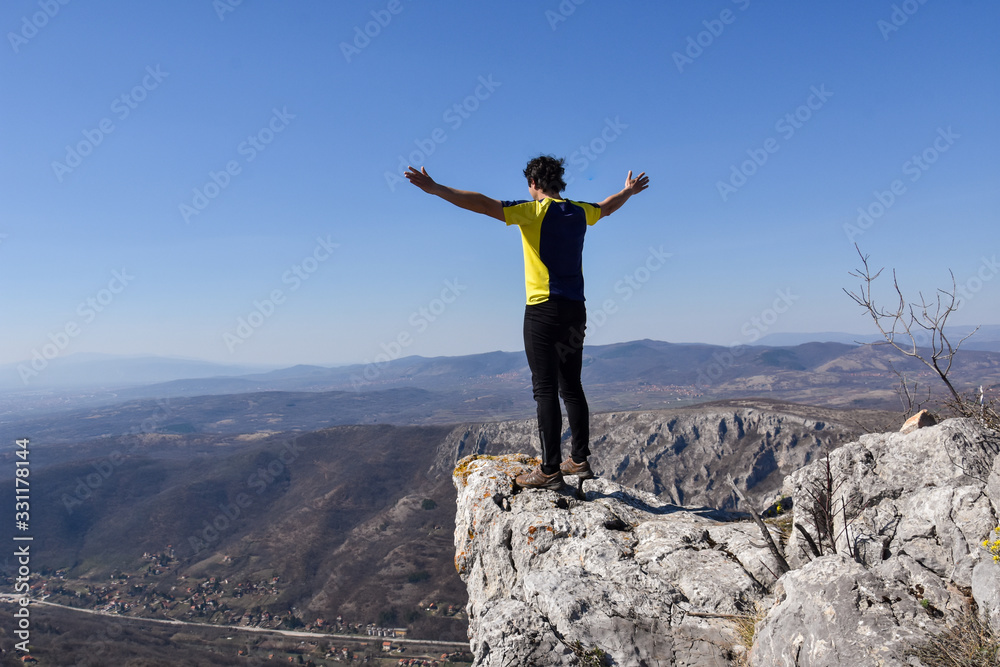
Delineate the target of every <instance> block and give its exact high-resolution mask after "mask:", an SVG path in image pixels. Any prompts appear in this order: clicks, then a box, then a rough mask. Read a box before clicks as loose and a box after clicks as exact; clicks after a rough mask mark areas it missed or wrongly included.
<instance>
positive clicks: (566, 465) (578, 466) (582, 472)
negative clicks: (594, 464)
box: [559, 457, 594, 479]
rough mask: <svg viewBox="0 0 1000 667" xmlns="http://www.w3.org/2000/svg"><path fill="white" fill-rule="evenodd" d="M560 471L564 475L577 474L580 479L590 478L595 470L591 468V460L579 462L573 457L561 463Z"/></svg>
mask: <svg viewBox="0 0 1000 667" xmlns="http://www.w3.org/2000/svg"><path fill="white" fill-rule="evenodd" d="M559 472H561V473H562V474H564V475H576V476H577V477H579V478H580V479H590V478H591V477H593V476H594V471H593V470H591V469H590V462H588V461H584V462H583V463H577V462H576V461H574V460H573V459H572V457H571V458H568V459H566V460H565V461H563V462H562V463H561V464H560V465H559Z"/></svg>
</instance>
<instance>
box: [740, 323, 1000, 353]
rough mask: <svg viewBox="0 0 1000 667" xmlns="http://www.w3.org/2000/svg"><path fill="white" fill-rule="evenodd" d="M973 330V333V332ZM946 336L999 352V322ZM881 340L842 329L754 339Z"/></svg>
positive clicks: (778, 343)
mask: <svg viewBox="0 0 1000 667" xmlns="http://www.w3.org/2000/svg"><path fill="white" fill-rule="evenodd" d="M973 331H975V334H973ZM947 334H948V336H949V337H950V338H951V339H952V340H953V342H956V343H957V342H958V341H960V340H961V339H962V338H964V337H965V336H968V335H970V334H972V337H971V338H970V339H969V340H967V341H966V342H965V343H962V348H963V349H968V350H985V351H990V352H1000V324H986V325H983V326H980V327H979V328H978V330H977V329H976V327H972V326H955V327H948V328H947ZM881 340H882V336H881V335H880V334H877V333H876V334H852V333H844V332H842V331H826V332H821V333H775V334H768V335H766V336H763V337H761V339H760V340H758V341H756V342H757V343H758V344H760V345H771V346H775V347H783V346H788V345H802V344H804V343H845V344H847V345H858V344H861V345H866V344H869V343H877V342H879V341H881ZM918 342H920V343H922V344H926V343H927V341H926V337H924V339H923V340H922V339H920V338H918Z"/></svg>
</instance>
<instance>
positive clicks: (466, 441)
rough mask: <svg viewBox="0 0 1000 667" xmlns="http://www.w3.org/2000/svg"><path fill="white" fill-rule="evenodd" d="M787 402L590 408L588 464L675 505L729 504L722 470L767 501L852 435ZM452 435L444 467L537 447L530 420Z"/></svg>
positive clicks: (732, 499)
mask: <svg viewBox="0 0 1000 667" xmlns="http://www.w3.org/2000/svg"><path fill="white" fill-rule="evenodd" d="M786 407H787V408H788V410H777V409H772V408H767V409H764V408H756V407H730V408H723V407H718V406H695V407H689V408H679V409H677V410H657V411H650V412H609V413H603V414H595V415H593V416H592V417H591V425H590V434H591V443H592V445H591V449H592V450H593V456H592V457H591V460H590V462H591V465H592V466H593V468H594V470H595V471H596V472H597V474H598V475H600V476H601V477H603V478H605V479H607V480H609V481H613V482H618V483H619V484H622V485H624V486H628V487H630V488H635V489H639V490H642V491H648V492H649V493H652V494H654V495H656V496H657V497H658V498H660V499H661V500H662V501H666V502H670V503H674V504H678V505H681V504H683V505H706V506H710V507H717V508H721V509H735V507H736V502H737V499H736V495H735V494H734V493H733V490H732V489H731V488H729V487H728V486H727V485H726V483H725V479H726V474H731V475H732V476H733V478H734V479H735V480H736V483H737V484H738V485H739V486H740V488H741V490H743V491H744V493H745V494H746V496H747V498H748V500H749V501H750V502H752V503H755V504H765V503H769V502H770V501H771V500H773V499H774V497H775V496H776V495H777V494H778V492H779V491H780V490H781V485H782V482H783V480H784V478H785V476H786V475H788V474H789V473H791V472H792V471H794V470H797V469H798V468H801V467H802V466H804V465H806V464H807V463H809V462H810V461H812V460H814V459H815V458H817V457H819V456H821V455H822V453H823V452H824V451H828V450H830V449H834V448H836V447H838V446H840V445H843V444H845V443H847V442H850V441H851V440H853V439H854V438H856V437H857V433H858V427H857V426H856V425H854V424H849V423H844V422H843V421H836V420H837V419H838V416H837V414H836V413H835V412H834V411H828V413H829V415H830V417H831V419H829V420H823V419H817V418H810V417H806V416H803V415H800V414H795V413H794V412H793V411H792V410H793V409H795V408H796V407H800V406H792V405H787V406H786ZM815 411H816V410H814V412H815ZM839 419H841V420H843V415H840V416H839ZM568 437H569V432H568V431H567V432H566V433H565V434H564V438H567V439H568ZM452 438H453V443H454V444H453V445H452V448H451V452H452V456H450V457H449V459H448V460H447V461H442V462H441V464H442V467H443V466H447V469H450V468H451V467H454V465H455V464H456V463H457V461H458V460H459V459H461V458H463V457H465V456H469V455H472V454H488V455H492V456H498V455H503V454H513V453H518V452H524V453H535V454H537V453H538V452H539V451H540V449H539V441H538V434H537V424H536V422H535V420H533V419H532V420H519V421H509V422H491V423H484V424H471V425H468V426H466V427H464V428H462V429H458V430H456V431H455V433H454V434H453V436H452ZM567 451H568V448H567Z"/></svg>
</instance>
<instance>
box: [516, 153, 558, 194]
mask: <svg viewBox="0 0 1000 667" xmlns="http://www.w3.org/2000/svg"><path fill="white" fill-rule="evenodd" d="M565 162H566V160H564V159H562V158H558V159H556V158H554V157H552V156H551V155H539V156H538V157H536V158H534V159H533V160H531V161H530V162H528V166H527V167H525V168H524V177H525V178H527V179H528V183H531V181H534V182H535V187H536V188H538V189H539V190H541V191H542V192H548V193H551V194H559V193H560V192H562V191H563V190H565V189H566V181H564V180H563V173H564V171H565V170H564V169H563V164H565Z"/></svg>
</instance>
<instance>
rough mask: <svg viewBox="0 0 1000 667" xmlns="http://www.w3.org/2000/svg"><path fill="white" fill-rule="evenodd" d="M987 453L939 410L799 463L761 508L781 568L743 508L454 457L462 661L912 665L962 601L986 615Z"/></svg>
mask: <svg viewBox="0 0 1000 667" xmlns="http://www.w3.org/2000/svg"><path fill="white" fill-rule="evenodd" d="M998 452H1000V436H998V434H997V433H995V432H993V431H988V430H984V429H982V428H980V427H979V426H978V425H976V424H975V422H972V421H970V420H948V421H946V422H943V423H942V424H939V425H937V426H933V427H929V428H925V429H921V430H918V431H915V432H913V433H910V434H905V435H904V434H900V433H889V434H873V435H866V436H862V437H861V438H860V439H859V440H858V441H857V442H853V443H850V444H848V445H845V446H844V447H842V448H840V449H838V450H836V451H834V452H833V453H832V454H831V455H830V456H829V458H826V457H824V458H822V459H820V460H817V461H815V462H813V463H812V464H810V465H808V466H805V467H804V468H801V469H800V470H798V471H796V472H795V473H793V474H792V475H789V476H788V477H787V478H786V480H785V490H786V493H787V495H788V496H790V500H791V502H792V503H793V509H792V511H791V512H790V513H787V514H786V515H785V516H783V517H779V519H778V520H776V521H774V522H772V523H769V530H770V531H771V533H772V535H773V537H774V539H775V541H776V542H777V543H778V544H779V545H780V547H781V549H782V550H783V551H784V555H785V557H786V559H787V560H788V561H789V563H790V564H791V567H792V568H793V569H792V570H791V571H790V572H788V573H786V574H784V575H782V576H780V577H778V576H776V575H777V574H778V573H779V572H780V570H779V569H778V568H779V566H778V564H777V563H776V562H775V559H774V557H773V556H772V555H771V553H770V552H769V551H768V550H767V549H766V548H765V547H764V545H763V539H762V536H761V534H760V531H759V530H758V528H757V527H756V526H755V525H754V524H753V523H750V522H748V521H745V520H743V519H745V517H744V516H740V515H736V514H732V513H725V512H721V511H717V510H713V509H710V508H696V507H681V506H676V505H671V504H669V503H664V502H663V501H662V500H660V499H658V498H657V497H655V496H653V495H651V494H648V493H644V492H642V491H637V490H634V489H629V488H626V487H623V486H621V485H618V484H615V483H613V482H610V481H607V480H604V479H595V480H589V481H587V482H586V485H585V491H586V494H585V499H581V498H578V497H577V496H576V493H575V489H574V488H571V487H570V486H566V487H564V488H563V489H562V490H561V491H558V492H556V491H548V490H540V489H539V490H535V489H530V490H521V491H517V492H516V490H515V487H514V483H513V478H514V476H516V475H517V474H519V473H520V472H522V471H524V470H527V469H528V468H530V467H531V466H532V465H534V464H535V462H536V460H535V459H531V458H528V457H527V456H517V455H512V456H500V457H489V456H482V455H477V456H470V457H466V458H465V459H463V460H462V461H461V462H460V463H459V465H458V466H457V467H456V468H455V472H454V476H453V478H454V483H455V486H456V488H457V490H458V513H457V517H456V531H455V547H456V556H455V566H456V568H457V570H458V572H459V574H460V576H461V577H462V579H463V580H464V581H465V583H466V585H467V588H468V592H469V604H468V616H469V635H470V640H471V649H472V651H473V653H474V655H475V658H476V663H475V664H476V665H491V666H492V665H497V666H499V665H602V664H603V665H623V666H624V665H634V666H649V667H652V666H653V665H671V666H673V665H677V666H684V667H695V666H702V665H705V666H708V665H712V666H716V665H729V664H750V665H754V666H756V667H765V666H766V667H776V666H785V665H787V666H792V665H796V666H803V667H804V666H820V665H830V666H834V665H843V664H852V665H856V666H858V667H862V666H866V665H882V666H885V667H892V666H895V665H900V666H901V665H908V666H916V665H921V664H923V663H921V662H920V659H919V658H918V657H917V656H915V655H914V653H913V649H914V647H918V646H920V645H922V644H923V643H925V642H927V640H929V639H930V638H931V637H932V636H935V635H941V633H944V632H947V631H948V629H949V627H950V626H952V625H953V624H954V623H956V622H957V619H959V618H960V617H961V614H962V613H963V611H964V610H967V609H968V608H969V600H970V599H974V600H975V604H976V606H977V608H978V610H979V613H980V615H981V617H982V618H983V619H984V621H985V622H987V623H990V624H992V627H993V628H994V630H1000V564H998V563H997V562H995V561H994V560H993V558H992V555H991V554H990V551H989V548H988V545H987V546H984V544H983V542H984V540H987V539H1000V532H998V531H997V528H998V516H1000V458H998V456H997V454H998ZM568 480H569V481H573V478H568ZM823 489H828V490H830V493H829V496H830V499H828V500H826V501H825V505H826V506H828V507H832V508H834V510H835V511H834V513H833V514H834V516H833V517H832V518H831V520H830V521H829V523H828V524H827V525H828V528H826V529H824V528H823V527H821V526H818V522H817V510H816V498H817V496H822V493H819V492H820V491H822V490H823ZM820 514H821V513H820ZM819 523H823V522H819ZM793 526H801V528H799V527H796V528H794V529H793ZM806 534H809V539H807V538H806V537H805V535H806ZM810 541H811V542H812V545H810ZM987 544H988V543H987ZM751 629H752V630H753V631H754V633H755V634H753V635H751V633H750V630H751ZM751 636H753V645H752V649H751V650H750V651H749V653H748V652H747V649H746V648H745V646H746V645H747V644H749V638H750V637H751Z"/></svg>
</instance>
